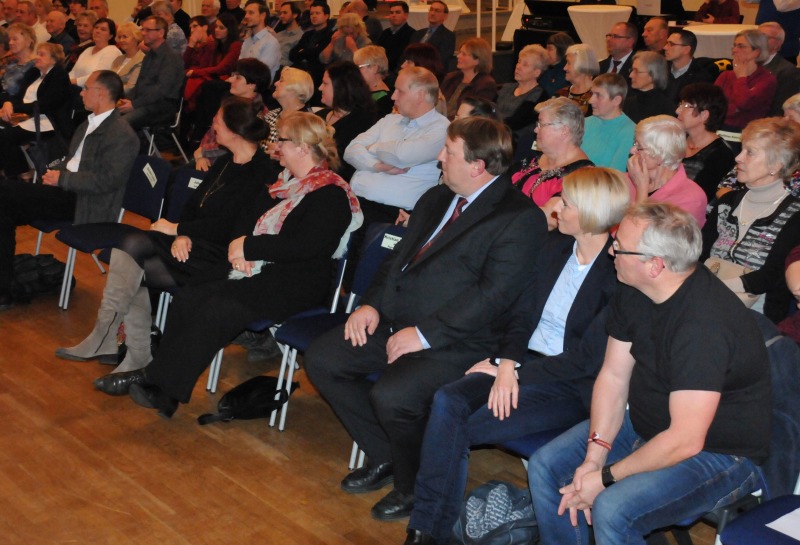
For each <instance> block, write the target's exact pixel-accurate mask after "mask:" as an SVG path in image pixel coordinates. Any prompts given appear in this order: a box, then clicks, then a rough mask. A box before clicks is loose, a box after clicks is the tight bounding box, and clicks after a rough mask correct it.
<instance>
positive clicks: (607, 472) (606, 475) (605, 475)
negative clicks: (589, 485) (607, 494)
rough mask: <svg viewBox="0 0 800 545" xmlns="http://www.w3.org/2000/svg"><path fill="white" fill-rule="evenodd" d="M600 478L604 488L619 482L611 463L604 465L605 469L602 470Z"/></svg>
mask: <svg viewBox="0 0 800 545" xmlns="http://www.w3.org/2000/svg"><path fill="white" fill-rule="evenodd" d="M600 478H601V479H602V481H603V487H604V488H608V487H609V486H611V485H612V484H614V483H615V482H617V480H616V479H615V478H614V475H612V474H611V464H607V465H605V466H603V469H602V470H601V471H600Z"/></svg>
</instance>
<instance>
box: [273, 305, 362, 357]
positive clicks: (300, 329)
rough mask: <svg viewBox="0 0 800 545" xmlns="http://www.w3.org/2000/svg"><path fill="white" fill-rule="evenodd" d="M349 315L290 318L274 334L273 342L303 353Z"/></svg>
mask: <svg viewBox="0 0 800 545" xmlns="http://www.w3.org/2000/svg"><path fill="white" fill-rule="evenodd" d="M348 316H349V314H346V313H344V312H336V313H334V314H319V315H317V316H307V317H304V318H292V319H291V320H289V321H287V322H286V323H285V324H283V325H282V326H281V327H279V328H278V330H277V331H276V332H275V340H276V341H278V342H279V343H281V344H285V345H288V346H291V347H292V348H295V349H297V351H298V352H305V351H306V350H307V349H308V347H309V346H311V343H312V342H314V339H316V338H317V337H319V336H320V335H322V334H323V333H327V332H328V331H330V330H331V329H333V328H334V327H336V326H338V325H341V324H343V323H345V322H346V321H347V318H348Z"/></svg>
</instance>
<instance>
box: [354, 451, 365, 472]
mask: <svg viewBox="0 0 800 545" xmlns="http://www.w3.org/2000/svg"><path fill="white" fill-rule="evenodd" d="M365 456H366V454H365V453H364V451H363V450H359V451H358V463H357V464H356V468H361V467H364V457H365Z"/></svg>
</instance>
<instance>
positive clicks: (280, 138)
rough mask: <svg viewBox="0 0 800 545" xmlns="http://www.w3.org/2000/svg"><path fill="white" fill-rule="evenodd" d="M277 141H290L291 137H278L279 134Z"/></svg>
mask: <svg viewBox="0 0 800 545" xmlns="http://www.w3.org/2000/svg"><path fill="white" fill-rule="evenodd" d="M277 141H278V142H279V143H280V142H291V141H292V139H291V138H283V137H280V136H279V137H278V140H277Z"/></svg>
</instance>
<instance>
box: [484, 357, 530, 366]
mask: <svg viewBox="0 0 800 545" xmlns="http://www.w3.org/2000/svg"><path fill="white" fill-rule="evenodd" d="M501 361H503V358H499V357H497V356H492V357H491V358H489V363H491V364H492V365H494V366H495V367H500V362H501ZM520 367H522V364H520V363H517V362H514V369H519V368H520Z"/></svg>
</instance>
